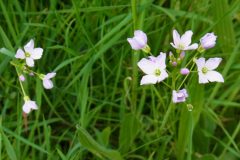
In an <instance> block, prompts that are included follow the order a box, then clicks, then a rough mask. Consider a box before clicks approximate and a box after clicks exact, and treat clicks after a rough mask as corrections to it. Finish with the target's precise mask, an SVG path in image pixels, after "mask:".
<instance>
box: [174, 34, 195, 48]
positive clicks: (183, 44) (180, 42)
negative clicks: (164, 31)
mask: <svg viewBox="0 0 240 160" xmlns="http://www.w3.org/2000/svg"><path fill="white" fill-rule="evenodd" d="M192 35H193V32H192V31H191V30H189V31H186V32H185V33H184V34H183V35H182V36H181V37H180V35H179V34H178V32H177V31H176V30H173V42H174V43H170V44H171V45H172V46H173V47H174V48H176V49H178V50H181V51H185V50H194V49H197V48H198V44H197V43H194V44H192V45H190V44H191V41H192V40H191V39H192Z"/></svg>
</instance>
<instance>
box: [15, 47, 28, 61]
mask: <svg viewBox="0 0 240 160" xmlns="http://www.w3.org/2000/svg"><path fill="white" fill-rule="evenodd" d="M15 58H18V59H25V58H26V57H25V53H24V51H23V50H22V49H20V48H19V49H18V50H17V53H16V55H15Z"/></svg>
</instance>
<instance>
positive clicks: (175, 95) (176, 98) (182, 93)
mask: <svg viewBox="0 0 240 160" xmlns="http://www.w3.org/2000/svg"><path fill="white" fill-rule="evenodd" d="M187 97H188V93H187V90H186V89H182V90H179V91H176V90H173V92H172V101H173V103H180V102H185V101H186V98H187Z"/></svg>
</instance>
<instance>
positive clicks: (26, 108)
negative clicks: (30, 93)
mask: <svg viewBox="0 0 240 160" xmlns="http://www.w3.org/2000/svg"><path fill="white" fill-rule="evenodd" d="M24 101H25V103H24V105H23V108H22V109H23V112H24V113H26V114H28V113H30V112H31V110H37V109H38V106H37V104H36V102H35V101H31V100H30V99H29V97H27V96H26V97H24Z"/></svg>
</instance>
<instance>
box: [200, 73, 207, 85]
mask: <svg viewBox="0 0 240 160" xmlns="http://www.w3.org/2000/svg"><path fill="white" fill-rule="evenodd" d="M198 82H199V83H208V77H207V76H206V75H205V74H203V73H202V72H198Z"/></svg>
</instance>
